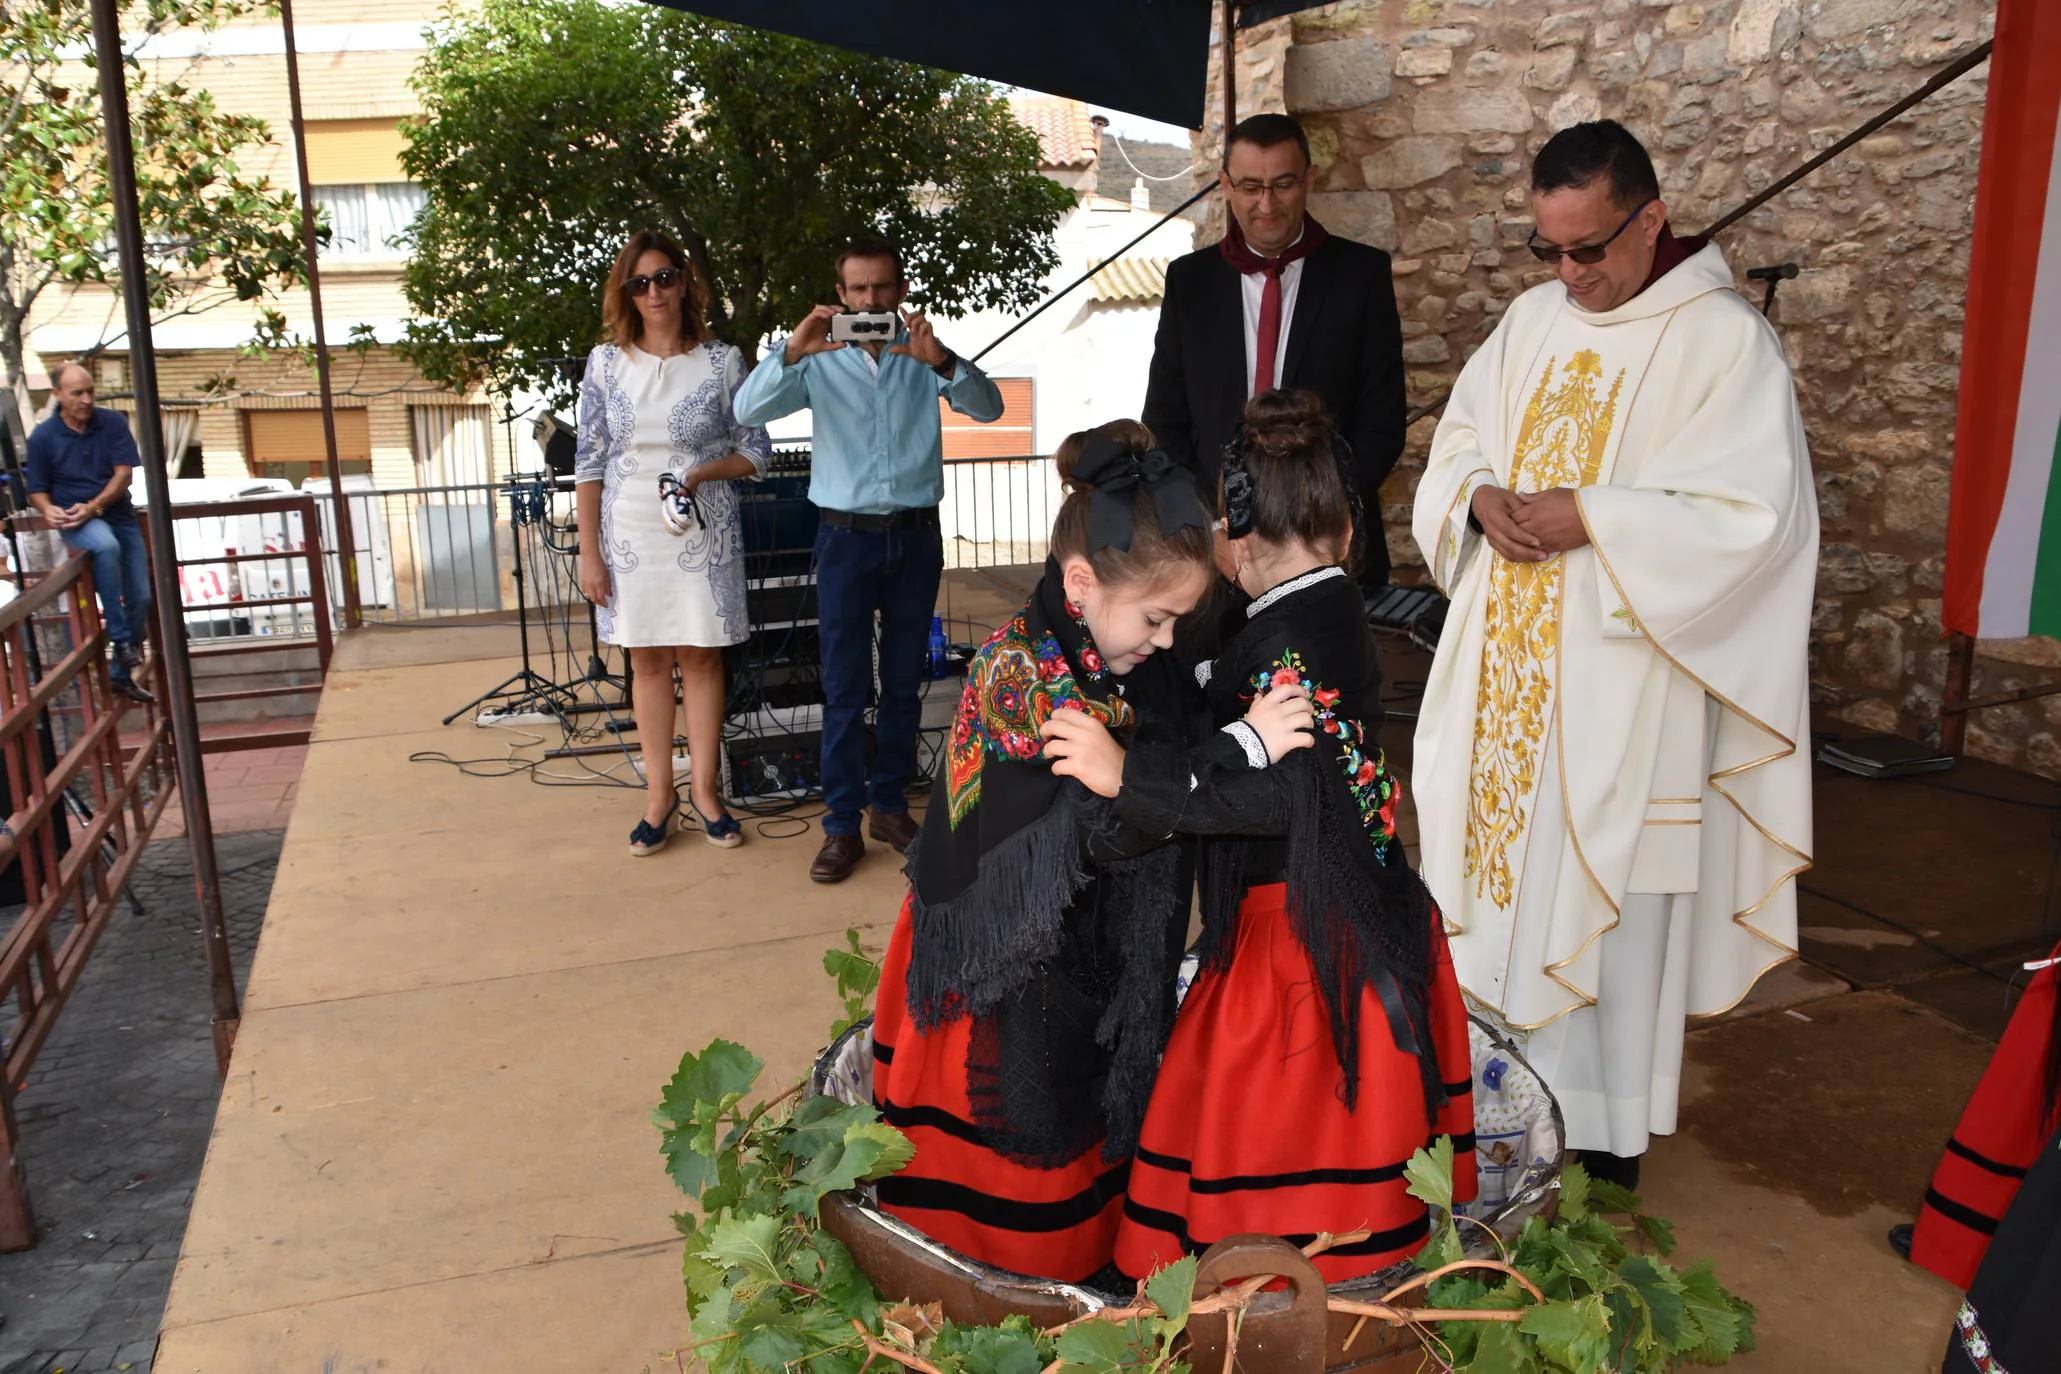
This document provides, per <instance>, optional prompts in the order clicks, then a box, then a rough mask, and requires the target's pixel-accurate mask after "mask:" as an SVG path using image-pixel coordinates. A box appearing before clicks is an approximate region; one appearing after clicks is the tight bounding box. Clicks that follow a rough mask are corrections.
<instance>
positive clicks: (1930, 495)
mask: <svg viewBox="0 0 2061 1374" xmlns="http://www.w3.org/2000/svg"><path fill="white" fill-rule="evenodd" d="M1950 480H1951V479H1950V478H1949V477H1948V475H1947V470H1946V469H1945V468H1943V467H1933V466H1931V465H1929V464H1928V465H1926V466H1923V467H1901V468H1895V469H1892V470H1891V472H1890V474H1889V480H1888V481H1887V482H1886V483H1884V484H1883V485H1884V489H1885V490H1884V494H1883V503H1882V523H1883V525H1884V526H1886V527H1887V528H1889V529H1891V530H1894V531H1895V532H1897V533H1898V534H1916V533H1921V532H1922V533H1926V534H1937V533H1939V532H1941V531H1943V530H1945V529H1946V514H1947V493H1948V488H1949V485H1950Z"/></svg>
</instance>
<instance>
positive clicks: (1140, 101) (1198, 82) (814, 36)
mask: <svg viewBox="0 0 2061 1374" xmlns="http://www.w3.org/2000/svg"><path fill="white" fill-rule="evenodd" d="M656 3H661V4H667V5H671V6H672V7H673V8H674V9H680V10H688V11H691V12H692V13H695V14H702V15H707V16H708V17H709V18H711V19H723V20H728V21H730V22H732V23H737V24H748V25H750V26H752V27H753V28H760V29H770V30H772V31H773V32H775V33H784V34H787V35H789V36H791V37H794V38H806V39H810V40H812V41H814V42H817V43H829V44H832V45H833V46H836V47H840V48H848V49H850V50H851V51H853V52H863V53H873V54H875V55H877V56H880V57H892V58H899V59H901V60H903V61H906V62H920V63H922V64H923V65H925V66H927V67H939V68H942V69H943V70H945V71H950V72H964V73H966V74H967V75H969V76H979V77H985V78H986V79H988V80H990V81H999V82H1002V83H1004V84H1006V85H1010V86H1026V87H1029V88H1030V89H1031V90H1034V91H1044V92H1047V93H1049V94H1052V95H1066V96H1072V97H1073V98H1074V99H1076V100H1083V101H1086V102H1087V103H1088V104H1091V105H1101V106H1105V107H1107V108H1109V109H1112V110H1122V111H1123V112H1125V113H1126V114H1135V115H1143V116H1144V117H1145V118H1147V119H1157V120H1162V121H1164V122H1165V123H1168V124H1178V125H1181V126H1182V127H1184V128H1189V129H1195V128H1200V127H1201V126H1202V104H1203V82H1204V80H1205V77H1206V75H1207V72H1208V70H1209V27H1210V13H1211V10H1212V9H1213V8H1215V0H872V3H870V4H855V3H853V0H656ZM1313 3H1316V0H1248V3H1246V4H1245V5H1244V6H1243V7H1242V8H1241V10H1240V15H1239V23H1240V25H1241V27H1242V26H1244V25H1246V24H1252V23H1257V22H1259V21H1260V20H1262V19H1273V18H1278V17H1279V16H1281V15H1283V14H1287V13H1290V12H1292V11H1294V10H1298V9H1308V8H1310V6H1311V5H1312V4H1313Z"/></svg>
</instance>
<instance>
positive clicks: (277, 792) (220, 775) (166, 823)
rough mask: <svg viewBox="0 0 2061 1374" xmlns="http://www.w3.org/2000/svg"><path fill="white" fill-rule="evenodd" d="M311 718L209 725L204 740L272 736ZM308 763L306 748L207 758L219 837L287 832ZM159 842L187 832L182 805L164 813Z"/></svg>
mask: <svg viewBox="0 0 2061 1374" xmlns="http://www.w3.org/2000/svg"><path fill="white" fill-rule="evenodd" d="M311 720H312V717H286V718H281V719H274V720H263V721H251V722H248V723H239V724H236V725H205V726H202V727H201V734H202V736H203V737H204V738H208V739H216V738H220V737H222V736H227V735H250V734H261V733H265V734H269V733H272V732H274V731H284V730H292V729H305V728H306V727H307V726H308V725H309V724H310V722H311ZM307 761H308V746H306V745H305V744H301V745H294V746H291V747H289V748H284V749H239V750H235V751H232V752H229V753H221V754H209V755H207V756H206V759H205V762H206V766H207V780H208V814H209V817H210V819H212V820H213V821H214V825H215V833H216V834H217V835H234V834H237V833H240V832H242V831H245V830H284V829H286V821H287V818H288V817H289V816H290V815H292V813H293V799H294V795H295V793H296V792H297V791H298V789H299V786H300V777H301V767H302V765H304V764H305V763H307ZM157 833H158V836H159V837H160V838H171V837H175V836H179V835H184V834H185V833H186V815H185V813H184V812H183V811H181V810H180V809H179V803H178V800H177V799H176V798H175V799H174V800H173V801H172V804H171V805H170V806H168V807H166V808H165V815H164V819H163V820H162V821H160V822H159V823H158V829H157Z"/></svg>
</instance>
